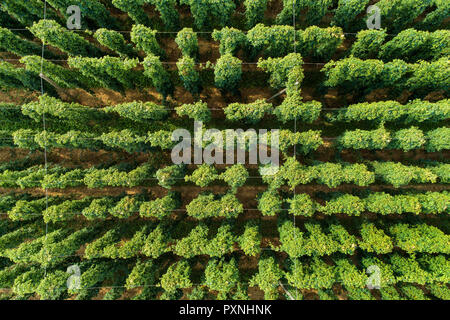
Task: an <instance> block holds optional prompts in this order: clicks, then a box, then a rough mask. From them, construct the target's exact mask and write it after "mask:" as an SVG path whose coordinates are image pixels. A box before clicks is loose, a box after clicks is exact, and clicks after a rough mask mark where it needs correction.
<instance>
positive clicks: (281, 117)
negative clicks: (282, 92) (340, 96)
mask: <svg viewBox="0 0 450 320" xmlns="http://www.w3.org/2000/svg"><path fill="white" fill-rule="evenodd" d="M321 110H322V103H320V102H318V101H308V102H303V101H302V97H301V96H300V94H299V93H295V94H292V95H288V96H287V97H286V98H285V99H284V100H283V102H282V103H281V104H280V105H279V106H278V107H276V108H275V110H274V111H273V114H274V115H275V116H276V117H277V119H278V121H281V122H283V123H286V122H288V121H292V120H295V119H297V120H300V121H302V122H306V123H312V122H314V121H316V120H317V119H318V118H319V116H320V112H321Z"/></svg>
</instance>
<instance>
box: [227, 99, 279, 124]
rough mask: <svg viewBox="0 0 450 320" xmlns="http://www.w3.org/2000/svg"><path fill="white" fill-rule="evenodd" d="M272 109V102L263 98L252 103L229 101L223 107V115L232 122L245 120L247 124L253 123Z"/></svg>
mask: <svg viewBox="0 0 450 320" xmlns="http://www.w3.org/2000/svg"><path fill="white" fill-rule="evenodd" d="M271 111H272V104H271V103H268V102H266V101H265V100H264V99H259V100H256V101H255V102H252V103H247V104H242V103H231V104H229V105H228V106H227V107H226V108H225V109H224V112H225V117H226V118H227V120H230V121H233V122H240V121H242V120H243V121H245V122H246V123H249V124H255V123H258V122H259V121H261V120H262V118H264V116H265V115H266V114H267V113H270V112H271Z"/></svg>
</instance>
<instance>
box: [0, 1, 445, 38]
mask: <svg viewBox="0 0 450 320" xmlns="http://www.w3.org/2000/svg"><path fill="white" fill-rule="evenodd" d="M73 4H74V2H73V1H69V0H49V1H48V8H47V10H46V11H47V17H48V18H50V19H57V20H59V21H60V22H61V23H64V21H66V20H67V19H68V18H69V16H70V14H69V13H68V12H67V8H68V7H69V6H71V5H73ZM79 4H80V5H79V7H80V11H81V15H82V17H83V21H82V27H83V28H86V27H88V26H92V25H94V26H98V27H109V28H111V27H118V26H119V23H118V21H117V20H116V19H115V18H113V17H112V15H111V14H110V12H109V11H108V9H107V8H106V7H105V5H104V4H103V3H101V2H100V1H99V0H83V2H82V3H79ZM111 4H112V5H113V6H114V7H115V8H118V9H120V10H122V11H123V12H126V13H127V14H128V16H129V17H130V18H131V20H132V21H133V22H135V23H139V24H145V25H150V24H151V23H152V22H151V21H150V17H149V16H148V15H147V13H146V12H145V11H144V5H148V4H149V5H153V6H154V8H155V9H156V11H157V12H158V13H159V17H160V21H161V22H162V23H163V25H164V27H165V28H166V29H169V30H175V29H177V28H178V27H179V26H180V24H181V17H180V14H179V12H178V3H177V1H176V0H112V2H111ZM179 4H180V5H187V6H188V7H189V9H190V13H191V15H192V17H193V19H194V25H195V27H196V28H198V29H199V30H202V29H205V28H210V27H212V26H226V25H229V24H230V23H231V20H232V19H231V17H232V16H233V15H234V13H235V10H236V8H237V7H236V4H235V2H234V1H233V0H224V1H221V2H217V1H214V0H202V1H199V0H181V1H180V2H179ZM243 5H244V7H245V12H244V16H245V18H244V19H241V21H240V24H245V25H246V27H247V28H251V27H253V26H254V25H255V24H257V23H260V22H266V21H267V20H266V18H265V13H266V11H267V5H268V0H245V1H244V2H243ZM368 5H369V0H363V1H358V0H339V1H338V2H336V1H332V0H324V1H314V0H302V1H295V2H294V1H293V0H283V8H282V10H281V12H279V13H278V14H277V16H276V18H275V21H274V22H275V23H277V24H287V25H292V23H293V18H294V17H295V19H296V21H297V22H299V23H301V24H303V25H315V24H319V23H321V21H322V19H323V18H324V17H325V16H326V15H328V14H329V13H333V14H332V20H331V24H332V25H337V26H341V27H343V28H345V29H346V30H349V31H355V30H360V29H364V28H366V23H365V21H366V20H367V19H368V18H369V17H370V16H371V15H372V14H373V12H367V13H366V14H364V13H365V11H366V10H367V9H368ZM376 5H377V7H378V8H379V9H380V16H381V20H382V25H383V27H385V28H388V29H389V30H390V31H392V32H398V31H399V30H402V29H404V28H406V27H408V26H411V25H413V26H415V27H417V28H421V29H435V28H437V27H438V26H439V25H441V23H442V22H443V21H444V20H445V18H446V17H447V16H448V11H449V5H448V3H447V2H446V1H445V0H434V1H428V0H406V1H405V0H382V1H379V2H377V3H376ZM1 9H2V10H3V11H4V12H6V13H7V14H9V15H10V16H11V17H13V18H14V19H16V20H17V21H19V22H20V24H22V25H28V26H29V25H31V24H32V23H33V22H34V21H36V20H39V19H42V18H43V12H44V8H43V4H42V3H40V1H37V0H32V1H29V2H28V3H27V4H23V3H22V2H20V0H5V1H4V3H3V4H2V8H1ZM431 9H432V10H431ZM294 10H295V11H294ZM426 10H431V11H430V12H427V15H426V16H425V17H424V18H423V20H421V21H420V22H415V19H416V18H418V17H419V16H420V15H422V14H423V13H424V12H425V11H426ZM305 11H306V15H305V14H304V13H305ZM361 15H362V17H361ZM61 17H63V18H64V21H63V19H62V18H61Z"/></svg>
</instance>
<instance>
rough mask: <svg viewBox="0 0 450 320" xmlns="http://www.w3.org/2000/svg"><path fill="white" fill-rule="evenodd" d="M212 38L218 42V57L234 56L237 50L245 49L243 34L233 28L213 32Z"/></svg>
mask: <svg viewBox="0 0 450 320" xmlns="http://www.w3.org/2000/svg"><path fill="white" fill-rule="evenodd" d="M212 38H213V39H214V40H215V41H219V42H220V46H219V52H220V55H226V54H231V55H234V54H235V53H236V52H237V51H238V50H239V48H245V46H246V44H247V37H246V35H245V33H244V32H242V31H241V30H238V29H235V28H229V27H225V28H222V29H221V30H214V32H213V33H212Z"/></svg>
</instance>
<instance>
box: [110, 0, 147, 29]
mask: <svg viewBox="0 0 450 320" xmlns="http://www.w3.org/2000/svg"><path fill="white" fill-rule="evenodd" d="M144 3H145V0H112V5H113V6H115V7H116V8H119V9H120V10H122V11H124V12H126V13H128V15H129V16H130V18H131V19H133V21H134V22H136V23H142V24H148V23H149V18H148V16H147V14H146V13H145V11H144V9H143V8H142V6H143V5H144Z"/></svg>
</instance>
